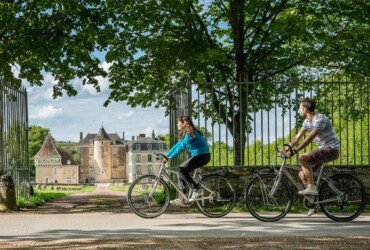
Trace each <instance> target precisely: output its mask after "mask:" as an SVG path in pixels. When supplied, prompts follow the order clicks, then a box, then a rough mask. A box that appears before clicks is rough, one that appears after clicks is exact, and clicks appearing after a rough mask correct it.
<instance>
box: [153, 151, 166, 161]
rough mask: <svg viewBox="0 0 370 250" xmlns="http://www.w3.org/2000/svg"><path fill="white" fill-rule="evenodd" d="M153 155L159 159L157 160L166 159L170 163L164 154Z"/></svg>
mask: <svg viewBox="0 0 370 250" xmlns="http://www.w3.org/2000/svg"><path fill="white" fill-rule="evenodd" d="M153 155H155V156H156V157H157V160H162V159H163V158H164V159H166V161H168V157H167V156H165V155H164V154H162V153H153Z"/></svg>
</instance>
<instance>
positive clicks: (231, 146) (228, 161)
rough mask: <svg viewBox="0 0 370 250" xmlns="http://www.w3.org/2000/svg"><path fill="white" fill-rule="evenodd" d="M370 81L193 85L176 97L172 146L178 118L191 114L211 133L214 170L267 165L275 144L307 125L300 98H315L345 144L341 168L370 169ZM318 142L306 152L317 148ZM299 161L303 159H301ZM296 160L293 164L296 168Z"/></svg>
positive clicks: (340, 161) (319, 108)
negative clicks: (300, 106)
mask: <svg viewBox="0 0 370 250" xmlns="http://www.w3.org/2000/svg"><path fill="white" fill-rule="evenodd" d="M369 93H370V82H368V81H363V80H358V81H335V80H334V79H330V80H326V79H324V80H321V81H317V82H271V83H256V82H243V83H194V82H190V83H189V85H188V89H182V90H179V91H178V92H176V94H175V95H172V97H173V98H172V103H171V108H172V109H171V112H170V134H171V145H173V144H174V143H175V142H176V140H177V139H176V137H175V135H176V134H177V133H176V132H177V131H176V117H177V116H178V115H183V114H189V115H191V116H192V118H193V121H194V123H195V124H196V125H197V126H198V128H200V129H201V130H202V131H203V132H204V133H205V135H206V137H207V140H208V142H209V144H210V149H211V153H212V160H211V162H210V164H209V165H211V166H268V165H271V164H272V163H273V162H274V161H275V159H276V146H280V147H282V145H283V143H287V142H289V141H290V140H291V139H292V138H293V137H294V135H295V134H296V133H297V132H298V130H299V129H300V128H301V125H302V122H303V121H302V118H301V117H300V116H299V114H298V112H297V111H298V108H299V103H300V100H302V99H303V98H304V97H310V98H313V99H314V100H315V101H316V102H317V105H316V106H317V108H316V110H317V112H319V113H324V114H325V115H326V116H327V117H328V118H329V119H330V120H331V122H332V124H333V126H334V129H335V131H336V133H337V135H338V137H339V139H340V141H341V152H340V157H339V159H338V160H336V161H335V162H332V163H331V164H333V165H336V166H339V165H340V166H344V165H346V166H348V165H350V166H365V165H366V166H369V165H370V112H369V111H370V108H369V106H370V95H369ZM313 148H315V145H314V144H311V146H310V147H308V148H306V151H307V150H312V149H313ZM297 157H298V156H297ZM297 159H298V158H295V159H292V160H291V164H296V163H297Z"/></svg>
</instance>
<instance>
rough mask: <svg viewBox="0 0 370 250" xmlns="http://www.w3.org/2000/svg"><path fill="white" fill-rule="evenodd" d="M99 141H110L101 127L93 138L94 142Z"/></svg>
mask: <svg viewBox="0 0 370 250" xmlns="http://www.w3.org/2000/svg"><path fill="white" fill-rule="evenodd" d="M100 140H110V138H109V136H108V134H107V132H105V129H104V128H103V127H101V128H100V129H99V132H98V134H97V135H96V137H95V141H100Z"/></svg>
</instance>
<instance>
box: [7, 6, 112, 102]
mask: <svg viewBox="0 0 370 250" xmlns="http://www.w3.org/2000/svg"><path fill="white" fill-rule="evenodd" d="M103 2H104V1H99V0H81V1H74V0H63V1H62V0H57V1H48V0H39V1H32V0H25V1H20V0H14V1H1V2H0V14H1V18H0V27H1V28H0V76H3V77H4V78H5V79H6V80H7V81H8V82H10V83H11V84H12V85H15V86H19V85H20V83H21V79H26V80H28V81H29V82H30V83H31V85H38V86H40V85H42V81H43V75H42V73H43V72H51V73H52V75H53V77H54V78H55V81H56V82H57V84H55V85H54V87H53V90H54V92H53V96H54V97H57V96H61V95H62V94H63V91H64V90H65V91H66V92H67V94H68V95H76V94H77V92H76V90H75V88H74V87H73V86H72V85H71V83H70V81H71V80H72V79H74V78H81V81H83V84H92V85H94V86H95V87H96V88H97V90H98V91H99V86H98V82H97V80H96V79H95V77H96V76H100V75H103V76H105V75H106V72H104V70H103V69H102V68H101V67H99V63H100V61H99V60H98V59H97V58H95V57H94V56H93V52H96V51H101V50H103V49H104V48H106V45H107V43H106V41H107V40H109V39H110V37H111V36H114V34H113V33H110V32H109V28H108V26H109V23H108V17H107V16H106V15H105V13H104V12H102V11H101V5H102V4H103ZM103 28H104V30H102V29H103ZM15 69H18V70H19V75H15V74H14V71H15Z"/></svg>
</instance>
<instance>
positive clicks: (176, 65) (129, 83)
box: [105, 0, 370, 165]
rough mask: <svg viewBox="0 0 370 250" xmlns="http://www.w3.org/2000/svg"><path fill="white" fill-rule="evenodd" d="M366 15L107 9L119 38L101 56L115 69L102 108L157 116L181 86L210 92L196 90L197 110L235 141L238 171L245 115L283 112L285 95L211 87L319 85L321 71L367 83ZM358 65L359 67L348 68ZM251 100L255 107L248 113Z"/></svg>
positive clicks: (338, 8)
mask: <svg viewBox="0 0 370 250" xmlns="http://www.w3.org/2000/svg"><path fill="white" fill-rule="evenodd" d="M369 5H370V4H369V3H365V1H358V2H355V3H354V2H352V1H348V0H341V1H337V0H335V1H334V0H326V1H299V0H296V1H288V0H281V1H273V0H261V1H246V0H228V1H220V0H214V1H196V0H172V1H154V0H153V1H125V2H117V1H107V5H106V7H107V10H106V11H107V12H110V14H109V16H110V17H112V19H111V24H112V27H113V28H114V29H115V34H116V38H115V39H114V40H112V43H111V45H110V48H109V51H108V52H107V56H106V59H107V61H108V62H110V63H112V66H111V68H110V73H109V76H110V80H111V82H112V84H111V85H110V88H111V90H112V92H111V95H110V97H109V100H108V101H107V102H106V103H105V104H106V105H108V104H109V102H110V101H112V100H113V101H123V100H125V101H128V104H130V105H131V106H136V105H141V106H148V105H151V104H152V103H156V105H158V106H163V105H168V93H169V90H171V89H173V88H174V85H176V87H178V88H181V87H185V83H186V81H187V80H188V79H190V80H192V81H194V82H208V83H214V84H209V85H199V87H198V88H199V90H200V91H201V92H203V93H209V96H210V98H208V102H209V104H210V105H208V104H207V103H205V104H204V105H203V106H202V105H198V106H196V105H195V107H199V108H200V109H203V110H202V111H203V113H204V114H205V115H206V116H212V117H215V114H216V113H215V110H219V111H220V117H219V120H220V121H221V122H223V123H224V124H225V125H226V126H227V128H228V130H229V131H230V133H231V134H232V135H233V139H234V149H235V155H234V162H235V164H237V165H239V164H240V165H242V164H243V163H244V153H243V152H244V147H245V142H246V133H249V132H251V128H250V122H251V120H252V118H251V117H249V116H248V112H253V111H257V110H260V109H266V110H268V109H270V108H271V107H269V105H268V103H274V102H280V100H279V98H276V97H275V93H281V94H284V93H287V94H288V93H290V91H291V90H289V88H288V87H287V86H285V85H284V84H266V85H264V87H261V88H258V89H257V88H255V89H252V90H249V91H248V90H247V88H248V87H247V85H242V84H229V85H226V86H225V87H221V88H217V87H216V83H217V82H231V83H235V82H245V81H253V82H274V81H288V80H298V79H299V78H300V76H301V75H305V76H314V77H315V78H317V74H318V73H320V72H322V71H325V70H328V69H329V70H334V71H339V70H345V71H346V72H348V71H349V69H351V68H352V67H356V72H357V73H360V74H361V72H362V73H366V74H367V73H368V68H369V66H370V64H369V58H368V55H369V54H368V52H369V46H368V45H369V42H368V39H366V37H368V35H369V30H370V29H369V22H368V18H367V14H366V10H367V9H368V8H369ZM354 34H357V36H356V38H355V39H354V41H353V40H351V39H350V37H351V35H354ZM366 35H367V36H366ZM349 48H350V49H349ZM343 52H345V53H343ZM359 58H361V60H358V61H360V62H364V63H365V64H363V65H361V64H359V63H350V62H351V61H352V60H354V59H359ZM352 73H353V72H352ZM254 96H257V98H258V99H259V100H261V101H260V103H257V104H256V105H249V107H251V106H253V110H247V109H246V108H245V107H247V102H248V100H249V99H251V98H250V97H254ZM225 103H230V105H229V106H226V105H225ZM281 105H283V104H281ZM209 107H213V109H212V108H211V109H210V108H209ZM194 113H196V112H194ZM235 124H241V126H239V125H238V126H235ZM239 145H242V147H239Z"/></svg>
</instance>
